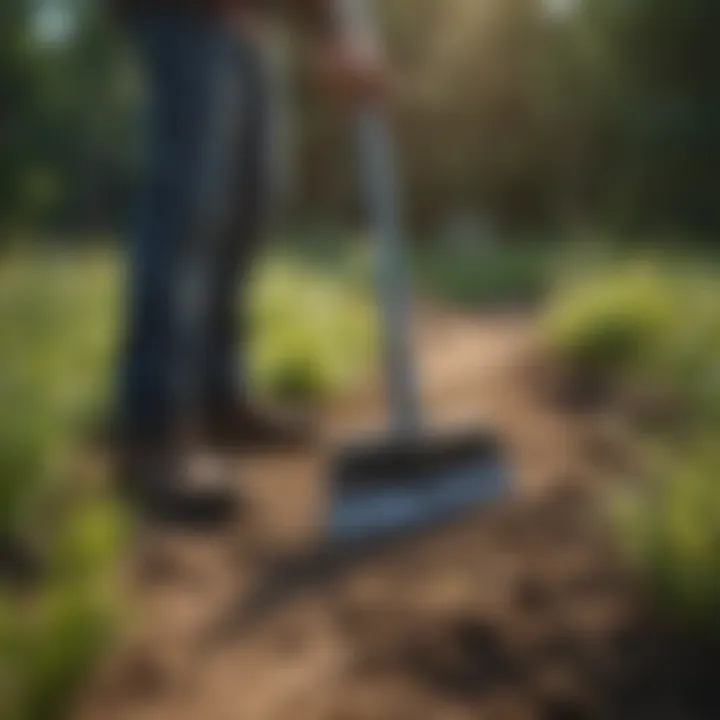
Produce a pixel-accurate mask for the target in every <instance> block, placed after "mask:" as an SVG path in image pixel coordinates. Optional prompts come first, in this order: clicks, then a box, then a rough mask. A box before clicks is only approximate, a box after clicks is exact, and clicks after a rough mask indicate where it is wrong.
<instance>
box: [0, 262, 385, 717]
mask: <svg viewBox="0 0 720 720" xmlns="http://www.w3.org/2000/svg"><path fill="white" fill-rule="evenodd" d="M333 268H334V269H333V270H332V272H328V270H329V269H330V268H329V266H327V265H323V264H322V263H318V262H316V261H315V260H313V261H308V262H304V261H303V262H301V260H300V259H299V258H297V257H293V256H291V255H289V254H287V253H280V254H276V255H274V256H273V257H271V258H268V261H267V262H266V263H265V265H264V266H263V267H262V268H261V271H260V272H259V274H258V277H257V283H256V285H255V287H254V292H253V304H252V321H253V322H252V329H253V333H254V342H253V352H252V358H251V367H252V374H253V382H254V384H255V385H256V386H257V388H258V389H259V391H260V392H261V393H263V394H265V395H272V396H279V397H282V398H283V399H289V400H293V401H297V400H301V401H303V402H306V401H319V400H322V399H324V398H327V397H328V396H331V395H337V394H338V393H342V392H346V391H349V390H350V389H351V388H353V387H355V386H356V385H357V384H359V383H361V382H362V379H363V377H364V376H365V374H366V372H367V370H368V367H369V365H370V364H371V362H372V358H373V355H374V347H375V343H374V331H373V327H374V313H373V312H372V309H371V305H370V303H369V299H368V298H367V297H366V293H365V289H364V286H363V283H362V282H359V281H358V279H357V269H356V267H355V266H353V265H352V264H350V265H349V266H348V267H347V268H346V269H345V270H343V271H342V272H339V271H337V269H336V266H333ZM120 289H121V273H120V263H119V262H118V259H117V258H116V257H114V256H113V255H112V254H110V253H109V252H85V253H69V254H61V255H55V256H53V257H47V256H34V255H32V254H28V253H25V254H20V255H17V256H14V257H6V258H5V259H4V261H3V263H2V266H0V348H2V352H1V353H0V717H2V718H3V719H4V718H7V719H8V720H54V719H55V718H63V717H65V716H66V713H67V712H68V711H69V708H70V707H71V706H72V703H73V699H74V695H75V692H76V691H77V689H78V688H79V687H80V686H81V685H82V683H83V682H84V680H85V678H86V677H87V674H88V672H90V671H91V669H92V667H93V666H94V664H95V663H96V661H97V659H98V658H99V657H100V656H102V654H103V653H104V652H106V651H107V650H108V648H109V646H110V644H111V643H112V642H113V639H114V638H115V637H116V636H117V634H118V633H119V632H121V630H122V625H123V619H124V616H125V612H124V610H123V608H122V605H123V602H122V593H121V592H120V586H119V584H118V582H119V581H118V577H117V568H118V563H119V561H120V558H121V556H122V552H123V547H124V540H125V537H126V532H127V519H126V518H125V516H124V512H123V510H122V508H120V507H119V506H117V504H116V503H115V502H114V501H113V500H112V498H111V496H110V494H109V492H108V489H107V487H106V486H105V483H104V481H103V478H102V477H98V476H97V475H96V474H94V473H92V474H91V476H88V474H87V473H82V472H80V463H79V462H78V461H79V460H80V459H82V456H83V448H82V444H81V442H80V437H81V433H82V430H83V428H84V426H85V425H86V424H87V422H88V420H89V418H94V417H97V416H98V415H99V414H103V413H104V412H107V411H108V410H109V409H110V407H111V403H112V398H113V393H112V387H113V382H112V378H113V375H114V367H115V364H116V363H115V357H116V351H117V339H118V322H117V321H118V319H119V317H120V297H121V296H120ZM3 547H12V548H18V549H22V558H23V560H24V559H25V556H26V555H27V556H28V557H32V558H38V559H39V561H40V572H39V573H37V574H35V573H33V574H32V577H29V578H23V579H22V581H19V580H17V581H16V580H15V579H13V578H11V577H10V572H9V565H3V558H2V556H1V552H2V548H3ZM7 560H8V559H7V558H6V560H5V562H6V563H7ZM23 564H24V563H23Z"/></svg>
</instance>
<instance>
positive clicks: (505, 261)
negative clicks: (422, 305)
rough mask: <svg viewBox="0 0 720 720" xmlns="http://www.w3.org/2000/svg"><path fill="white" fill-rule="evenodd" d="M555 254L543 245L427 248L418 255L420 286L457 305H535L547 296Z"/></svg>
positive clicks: (466, 306)
mask: <svg viewBox="0 0 720 720" xmlns="http://www.w3.org/2000/svg"><path fill="white" fill-rule="evenodd" d="M554 259H555V254H554V251H553V248H552V247H548V246H547V245H544V244H542V243H536V244H535V243H529V244H527V245H525V244H521V245H516V246H510V247H498V248H493V249H488V250H483V249H462V250H453V249H450V248H429V249H425V250H423V251H420V252H419V253H418V260H417V264H416V266H417V273H418V276H419V281H420V285H421V288H422V289H423V290H424V291H425V292H426V293H428V294H429V295H430V296H434V297H437V298H439V299H442V300H444V301H446V302H450V303H452V304H454V305H458V306H459V307H463V308H468V309H477V308H480V307H483V306H487V305H498V304H500V305H502V304H508V303H512V304H515V303H528V302H536V301H538V300H539V299H541V298H542V297H544V295H545V294H546V293H547V291H548V289H549V287H550V280H551V277H552V272H551V270H552V269H553V263H554Z"/></svg>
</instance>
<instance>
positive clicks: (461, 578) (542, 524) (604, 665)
mask: <svg viewBox="0 0 720 720" xmlns="http://www.w3.org/2000/svg"><path fill="white" fill-rule="evenodd" d="M528 338H529V327H528V322H527V320H524V319H522V318H520V319H518V318H508V317H503V318H482V319H477V318H456V317H446V316H442V315H439V314H430V315H429V316H427V317H425V318H424V321H423V324H422V327H421V331H420V341H421V345H422V347H423V349H424V351H423V375H424V377H425V379H426V391H425V392H426V404H427V406H428V408H429V410H430V412H431V416H432V419H433V420H434V421H436V422H439V423H443V422H452V421H457V420H468V419H474V420H480V421H484V422H487V423H488V424H490V425H492V426H494V427H495V428H496V429H497V430H498V431H499V432H500V433H501V435H502V437H503V439H504V440H505V442H506V444H507V447H508V451H509V457H510V458H511V460H512V463H513V467H514V469H515V474H516V488H515V494H514V496H513V497H512V498H511V499H510V500H508V501H507V502H505V503H504V504H503V505H502V506H498V507H496V508H493V509H492V510H490V511H484V512H482V513H478V514H477V515H476V516H475V517H472V518H471V519H469V520H467V521H464V522H462V523H460V524H456V525H454V526H452V527H448V528H445V529H442V530H439V531H435V532H433V533H428V534H427V535H425V536H422V537H417V538H414V539H412V540H408V541H406V542H404V543H402V544H399V545H397V546H394V547H392V548H390V549H389V550H386V551H385V552H383V553H376V554H370V555H368V556H363V557H357V558H350V559H345V561H344V562H341V563H339V564H337V565H336V566H332V565H328V566H323V567H322V568H319V569H318V571H317V572H315V573H314V574H313V573H309V574H306V576H304V577H303V578H302V579H303V582H300V583H299V584H298V585H297V586H296V587H295V592H294V593H289V592H287V593H286V594H285V595H284V594H283V593H280V594H279V595H278V596H271V597H266V598H265V600H264V601H261V602H259V603H258V607H256V608H254V609H255V610H256V611H257V612H256V613H255V614H248V611H249V607H248V605H247V602H248V599H252V598H254V597H255V591H256V590H257V589H258V588H262V587H264V585H263V583H264V580H265V579H266V578H267V577H268V574H269V576H270V577H271V578H272V577H273V575H272V572H270V571H271V569H272V568H273V567H274V563H275V562H276V561H277V558H278V557H282V556H283V554H284V553H288V552H292V551H295V552H297V551H298V549H299V548H302V547H304V546H305V545H308V544H312V542H313V541H314V539H315V538H316V534H317V531H318V528H320V527H321V520H322V514H323V502H324V500H323V499H324V492H325V488H324V486H323V482H322V478H323V472H322V470H323V458H322V456H321V455H318V457H294V458H286V459H284V460H282V461H281V460H277V459H263V458H255V459H252V460H246V461H245V462H244V463H243V466H242V468H241V473H242V487H243V492H245V493H246V494H247V496H248V497H249V498H250V501H251V511H249V512H248V517H247V519H246V521H244V522H243V523H242V524H241V525H240V526H239V527H238V528H237V529H236V530H235V531H233V532H232V533H229V534H228V535H226V536H224V537H222V538H204V539H203V538H169V537H162V538H152V539H147V538H146V539H144V540H143V543H144V544H143V553H142V556H141V558H142V559H141V560H140V561H139V562H138V567H137V571H136V576H137V578H136V580H135V582H136V583H137V597H138V598H140V605H141V607H142V613H143V618H144V623H143V624H142V625H141V626H140V627H139V628H138V639H137V641H136V642H134V643H133V648H132V650H131V651H129V652H127V653H123V654H122V657H121V658H120V659H119V660H118V662H117V665H113V667H111V668H109V669H108V670H107V671H103V672H101V673H100V677H99V680H98V682H97V684H96V687H95V688H94V689H93V691H92V692H91V693H90V696H89V698H88V701H87V703H86V707H85V708H84V710H83V712H81V713H80V715H81V717H82V718H88V720H100V719H101V718H102V720H144V719H145V718H148V719H149V720H150V719H152V720H161V719H162V720H165V719H167V720H170V719H172V720H191V719H192V720H246V719H247V720H424V719H428V720H431V719H433V720H435V719H436V720H470V719H473V718H478V719H479V718H483V719H486V720H505V719H507V720H515V719H517V720H522V719H526V718H527V719H534V718H538V719H542V720H545V719H547V720H574V719H576V718H578V719H582V718H607V719H608V720H615V719H618V720H621V719H623V718H628V720H630V719H632V720H639V719H641V718H648V719H649V718H652V719H653V720H657V719H658V718H711V717H713V718H716V717H720V711H719V709H720V702H718V698H717V691H716V690H713V689H712V688H713V685H715V686H716V687H717V685H718V683H717V680H718V679H720V677H718V676H717V670H714V669H713V667H718V665H717V663H716V664H715V665H714V666H713V665H712V664H711V663H709V662H707V661H708V658H707V657H702V656H698V654H697V649H696V648H692V647H691V646H688V645H687V644H683V643H681V642H679V641H675V640H673V639H671V638H670V637H669V635H668V634H667V633H666V632H664V631H663V630H662V628H660V627H657V626H655V625H653V624H652V623H651V622H650V620H649V619H648V618H647V616H646V614H645V613H644V611H643V608H642V604H641V603H640V600H639V597H638V594H637V592H636V591H635V588H634V587H633V583H632V582H631V580H630V579H629V578H628V577H627V576H626V574H625V573H624V572H623V571H622V569H621V568H620V567H619V566H618V564H617V562H616V561H615V559H614V558H613V556H612V553H611V552H610V551H609V549H608V548H607V547H606V545H605V542H604V540H603V534H602V531H601V528H599V527H598V524H597V523H596V518H595V515H594V513H593V503H592V496H593V489H592V488H593V486H594V479H593V477H592V473H591V470H592V467H591V465H590V464H589V463H588V462H587V460H586V458H584V457H583V452H582V448H583V443H581V442H579V437H580V435H581V428H579V427H578V424H577V422H575V421H572V420H569V419H568V418H565V417H561V416H558V415H554V414H553V413H551V412H549V411H548V409H547V408H544V407H540V406H538V404H537V402H535V401H534V400H533V398H532V395H531V394H530V393H528V391H527V388H526V387H525V386H524V384H523V383H522V382H521V379H522V373H521V372H520V370H518V369H517V368H516V367H515V362H516V360H517V359H518V358H519V357H521V356H522V348H523V346H524V344H525V343H526V342H527V341H528ZM381 418H382V414H381V407H380V406H379V404H378V401H377V398H372V397H370V398H369V399H365V400H363V401H362V402H356V403H350V404H348V405H347V406H345V407H339V408H333V409H332V410H331V411H330V412H329V413H328V416H327V435H328V437H329V438H330V437H334V436H336V435H344V434H345V433H347V432H350V431H353V432H357V431H361V430H362V429H364V428H366V427H370V426H372V425H374V424H375V423H377V422H378V421H379V420H381ZM284 572H285V576H286V577H291V576H292V573H291V572H290V571H289V570H285V571H284ZM282 576H283V573H280V575H279V577H282ZM298 588H299V589H298ZM278 599H279V601H278V602H277V603H275V604H273V605H272V606H270V601H271V600H278ZM266 603H267V606H265V605H266Z"/></svg>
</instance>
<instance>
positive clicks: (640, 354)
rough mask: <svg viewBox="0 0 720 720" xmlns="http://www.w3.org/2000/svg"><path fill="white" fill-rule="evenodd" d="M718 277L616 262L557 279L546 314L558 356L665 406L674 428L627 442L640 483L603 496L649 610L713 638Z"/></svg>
mask: <svg viewBox="0 0 720 720" xmlns="http://www.w3.org/2000/svg"><path fill="white" fill-rule="evenodd" d="M719 300H720V278H718V276H717V274H716V272H713V268H712V265H708V264H707V263H706V264H704V265H703V266H700V267H698V266H693V265H688V264H687V263H678V262H677V261H675V262H662V261H659V260H656V261H654V262H644V263H641V264H638V263H631V264H629V265H619V266H618V265H615V266H610V267H608V268H605V269H604V270H601V271H599V272H596V273H595V274H591V275H588V276H581V277H580V278H578V279H577V280H576V281H575V282H574V283H571V284H570V285H568V286H566V287H565V288H564V289H563V291H562V292H561V293H560V294H559V296H558V297H557V298H556V300H555V303H554V304H552V305H551V308H550V311H549V314H548V316H547V318H546V319H545V324H544V331H545V338H546V340H547V342H548V343H549V346H550V348H551V349H552V350H553V351H554V352H555V353H556V354H557V355H558V356H559V358H561V359H565V360H567V361H569V362H570V363H571V364H576V365H580V366H581V367H584V368H588V367H590V368H593V369H595V370H599V371H600V372H603V373H605V375H606V376H608V377H609V378H610V379H611V380H613V381H614V382H615V383H616V384H622V383H623V382H624V383H625V385H628V384H629V385H640V386H641V387H644V388H650V389H651V390H654V391H656V392H659V393H660V395H661V396H662V397H665V398H669V399H670V400H671V402H672V403H673V404H674V407H675V411H676V416H677V417H679V418H681V422H680V424H679V425H677V424H676V423H671V426H670V427H668V428H659V429H660V430H661V432H660V433H659V434H658V433H657V432H656V431H653V432H647V431H645V432H641V433H640V434H638V435H637V436H636V437H635V441H636V442H637V444H638V450H639V451H641V452H640V455H641V457H643V458H646V461H645V465H646V467H645V468H644V473H645V477H644V482H642V483H635V484H634V485H633V486H632V487H631V488H627V487H626V488H624V489H623V490H622V491H620V492H618V493H613V494H612V496H611V500H610V510H611V517H612V519H613V522H614V528H615V532H616V535H617V538H618V540H619V542H620V545H621V547H622V548H623V550H624V551H625V552H626V553H627V556H628V557H629V558H630V559H631V560H632V562H633V563H634V564H635V565H636V567H637V568H638V570H639V571H640V573H641V575H642V577H643V578H644V579H645V581H646V583H647V586H648V588H649V590H650V592H651V595H652V597H653V598H654V599H655V600H656V601H657V603H658V607H659V608H661V609H662V610H663V611H664V612H667V613H668V615H670V616H671V617H673V618H674V620H675V621H677V622H678V623H679V624H680V625H685V626H688V627H689V628H691V629H693V630H694V631H697V632H700V633H701V634H705V635H707V634H709V633H713V634H715V636H716V637H717V638H718V639H720V622H718V618H717V605H718V602H720V533H719V532H718V528H720V485H719V484H718V479H719V478H720V445H718V442H717V438H718V433H719V432H720V372H719V371H718V359H719V358H720V302H718V301H719Z"/></svg>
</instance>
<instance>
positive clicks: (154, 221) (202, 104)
mask: <svg viewBox="0 0 720 720" xmlns="http://www.w3.org/2000/svg"><path fill="white" fill-rule="evenodd" d="M132 31H133V36H134V40H135V44H136V46H137V49H138V57H139V60H140V65H141V69H142V71H143V73H144V76H145V80H146V85H147V90H148V100H149V103H148V104H149V141H150V146H149V161H150V167H149V173H148V183H147V187H146V189H145V194H144V202H143V212H142V218H141V222H140V224H139V227H138V229H137V232H136V233H135V234H134V237H133V238H132V244H131V249H130V305H131V307H130V329H129V339H128V348H127V353H126V357H125V361H124V376H123V379H122V406H123V407H122V416H123V424H124V427H125V429H126V431H127V432H129V433H137V434H140V435H147V434H155V433H164V432H166V431H168V430H170V429H171V428H172V426H173V424H174V423H176V422H178V420H179V418H180V417H181V416H182V415H183V413H186V412H189V411H190V410H191V408H192V407H193V406H194V405H197V404H198V403H199V400H198V398H197V394H198V393H199V388H198V385H199V380H198V375H199V364H200V363H201V357H202V356H203V354H204V353H205V351H206V349H207V342H206V339H205V338H204V337H203V335H202V333H203V328H204V325H205V323H204V319H205V316H206V315H207V312H208V310H207V309H208V298H209V296H208V288H209V285H210V270H209V269H210V268H211V267H212V265H213V260H214V257H215V256H216V255H217V254H218V253H219V248H220V247H221V240H220V239H221V237H222V235H223V233H224V229H225V228H226V227H227V225H228V222H229V217H230V207H231V200H232V194H233V193H232V172H233V160H232V158H233V157H234V156H235V155H236V154H237V143H238V142H239V137H238V133H237V127H238V124H239V120H238V117H239V114H240V113H241V110H242V108H241V103H240V102H239V101H238V97H237V95H238V93H239V92H240V90H241V87H240V86H241V80H242V78H241V67H240V65H239V64H238V58H237V54H236V53H235V44H234V41H233V38H232V37H231V36H230V34H229V33H228V32H227V30H226V29H224V28H223V27H222V26H220V25H214V24H212V23H209V22H207V23H203V22H200V21H198V19H196V18H191V17H185V16H183V15H182V14H180V13H174V12H171V11H167V12H156V13H153V14H150V13H148V14H146V15H143V16H142V17H139V18H136V19H135V21H134V23H133V25H132Z"/></svg>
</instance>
